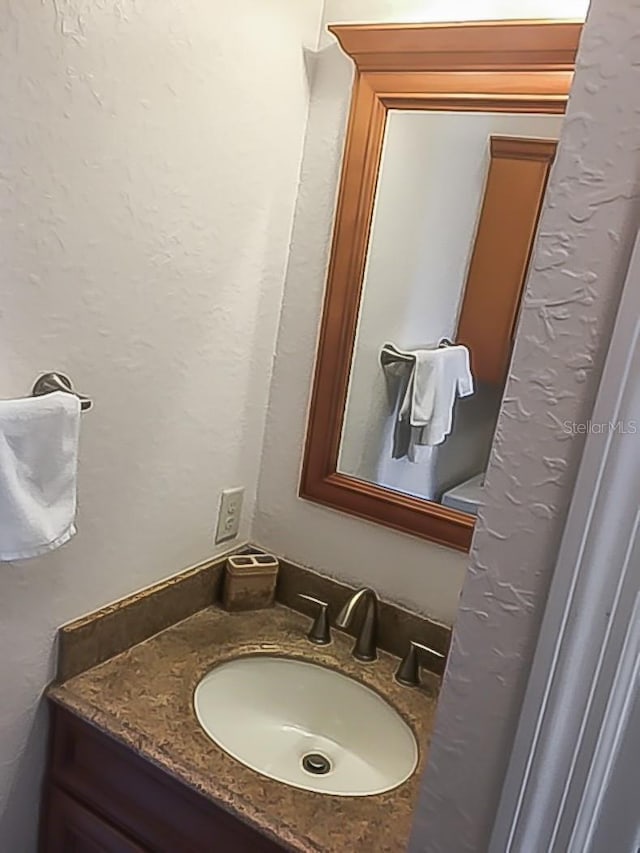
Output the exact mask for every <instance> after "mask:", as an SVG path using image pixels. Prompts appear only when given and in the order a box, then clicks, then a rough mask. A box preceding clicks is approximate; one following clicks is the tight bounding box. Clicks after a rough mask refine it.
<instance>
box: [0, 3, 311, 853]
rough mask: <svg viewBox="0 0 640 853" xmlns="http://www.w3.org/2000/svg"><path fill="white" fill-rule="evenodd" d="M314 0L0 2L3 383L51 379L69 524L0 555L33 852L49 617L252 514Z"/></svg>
mask: <svg viewBox="0 0 640 853" xmlns="http://www.w3.org/2000/svg"><path fill="white" fill-rule="evenodd" d="M321 6H322V4H321V0H315V1H314V2H311V0H308V2H305V3H299V2H298V0H236V2H234V3H214V4H212V3H210V2H207V1H206V0H183V2H180V3H152V2H147V3H140V2H134V0H108V2H94V0H57V2H56V0H43V2H37V3H24V2H22V0H4V2H0V395H1V396H3V397H10V396H19V395H23V394H24V393H25V392H27V391H28V390H29V388H30V383H31V382H32V381H33V379H34V378H35V376H36V375H37V374H38V372H39V371H42V370H46V369H52V368H57V369H61V370H66V371H68V373H69V374H70V375H71V377H72V378H73V379H74V380H75V382H76V383H77V386H78V388H79V389H81V390H83V391H85V392H86V393H88V394H90V395H92V397H93V398H94V399H95V408H94V410H93V411H92V412H91V413H90V414H88V415H86V417H84V418H83V429H82V446H81V454H80V455H81V463H80V512H79V518H78V529H79V533H78V536H77V537H76V538H75V539H74V540H73V541H72V542H71V543H70V544H69V545H68V546H66V547H65V548H63V549H62V550H60V551H59V552H56V553H54V554H52V555H50V556H47V557H45V558H43V559H41V560H36V561H29V562H25V563H20V564H18V563H16V564H14V565H0V649H2V652H1V654H0V685H1V687H0V850H2V851H7V853H9V851H11V853H18V852H19V853H28V851H30V850H32V849H35V847H34V843H35V842H34V837H35V831H36V813H37V802H38V798H39V791H38V782H39V774H40V770H41V762H42V755H43V745H44V740H43V718H42V713H41V711H39V712H38V713H36V709H37V707H38V700H39V697H40V694H41V691H42V689H43V687H44V685H45V684H46V683H47V681H48V680H49V679H50V677H51V674H52V660H53V650H52V644H53V638H54V633H55V629H56V628H57V626H59V625H60V624H61V623H63V622H65V621H67V620H68V619H70V618H72V617H75V616H78V615H80V614H82V613H84V612H86V611H88V610H92V609H94V608H96V607H98V606H100V605H102V604H104V603H105V602H108V601H110V600H112V599H114V598H116V597H118V596H121V595H123V594H125V593H127V592H130V591H132V590H136V589H139V588H140V587H143V586H146V585H147V584H149V583H151V582H153V581H154V580H157V579H159V578H162V577H163V576H166V575H168V574H171V573H173V572H175V571H176V570H177V569H179V568H180V567H181V566H186V565H189V564H191V563H194V562H196V561H198V560H201V559H203V558H206V557H207V556H208V555H210V554H211V553H212V552H214V546H213V540H212V531H213V525H214V517H215V514H216V511H217V503H218V497H219V492H220V489H221V488H224V487H226V486H235V485H244V486H245V487H246V489H247V498H246V506H245V512H244V522H243V526H242V532H243V534H245V535H246V534H247V532H248V529H249V523H250V518H251V514H252V508H253V502H254V494H255V488H256V479H257V470H258V465H259V455H260V449H261V442H262V433H263V424H264V417H265V408H266V403H267V394H268V384H269V376H270V368H271V360H272V353H273V348H274V342H275V335H276V328H277V322H278V312H279V304H280V298H281V290H282V284H283V276H284V269H285V265H286V258H287V250H288V241H289V235H290V229H291V222H292V216H293V207H294V199H295V193H296V189H297V179H298V172H299V166H300V160H301V153H302V143H303V137H304V128H305V124H306V116H307V106H308V85H307V79H306V73H305V66H304V56H303V45H304V44H306V45H311V46H312V47H313V46H315V44H316V40H317V36H318V27H319V19H320V14H321Z"/></svg>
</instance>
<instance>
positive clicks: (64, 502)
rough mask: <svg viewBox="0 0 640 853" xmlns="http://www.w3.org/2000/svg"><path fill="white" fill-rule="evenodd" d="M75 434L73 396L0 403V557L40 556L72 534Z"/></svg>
mask: <svg viewBox="0 0 640 853" xmlns="http://www.w3.org/2000/svg"><path fill="white" fill-rule="evenodd" d="M79 433H80V401H79V400H78V398H77V397H76V396H74V395H73V394H65V393H63V392H62V391H56V392H54V393H53V394H44V395H43V396H41V397H29V398H25V399H23V400H2V401H0V561H4V562H8V561H12V560H22V559H26V558H28V557H36V556H38V555H39V554H44V553H45V552H47V551H51V550H53V549H54V548H58V547H59V546H60V545H63V544H64V543H65V542H67V541H68V540H69V539H70V538H71V537H72V536H73V534H74V533H75V532H76V529H75V525H74V520H75V515H76V474H77V468H78V438H79Z"/></svg>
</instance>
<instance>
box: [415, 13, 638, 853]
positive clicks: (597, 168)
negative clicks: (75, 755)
mask: <svg viewBox="0 0 640 853" xmlns="http://www.w3.org/2000/svg"><path fill="white" fill-rule="evenodd" d="M639 29H640V2H638V0H593V3H592V7H591V11H590V15H589V20H588V22H587V25H586V29H585V32H584V34H583V38H582V44H581V49H580V55H579V59H578V67H577V75H576V79H575V82H574V86H573V90H572V95H571V100H570V103H569V110H568V114H567V118H566V121H565V125H564V127H563V132H562V137H561V145H560V151H559V155H558V159H557V161H556V164H555V166H554V169H553V173H552V176H551V181H550V186H549V193H548V197H547V202H546V205H545V209H544V211H543V216H542V220H541V226H540V238H539V242H538V245H537V247H536V250H535V254H534V258H533V266H532V273H531V275H530V277H529V282H528V285H527V290H526V293H525V299H524V309H523V315H522V319H521V322H520V328H519V333H518V338H517V342H516V349H515V353H514V360H513V363H512V368H511V376H510V379H509V383H508V386H507V389H506V397H505V405H504V407H503V410H502V414H501V418H500V422H499V424H498V432H497V438H496V443H495V446H494V451H493V456H492V459H491V462H490V465H489V471H488V476H487V505H486V507H485V509H484V510H483V511H482V513H481V517H480V520H479V526H478V531H477V533H476V537H475V540H474V548H473V552H472V557H471V569H470V571H469V573H468V574H467V576H466V579H465V584H464V588H463V592H462V599H461V605H460V611H459V615H458V618H457V621H456V628H455V632H454V642H453V647H452V653H451V657H450V660H449V665H448V669H447V673H446V676H445V681H444V686H443V690H442V693H441V696H440V702H439V706H438V714H437V719H436V727H435V732H434V736H433V739H432V743H431V752H430V761H429V765H428V767H427V771H426V776H425V786H424V791H423V798H422V801H421V803H420V805H419V808H418V812H417V814H418V819H417V821H416V825H415V832H414V843H413V844H412V848H411V849H412V850H414V851H426V853H452V851H455V853H477V851H480V850H486V849H487V843H488V837H489V832H490V829H491V824H492V821H493V818H494V816H495V809H496V806H497V802H498V798H499V795H500V790H501V785H502V780H503V778H504V773H505V769H506V765H507V762H508V759H509V753H510V751H511V746H512V742H513V736H514V732H515V727H516V724H517V718H518V714H519V709H520V705H521V702H522V696H523V691H524V687H525V684H526V681H527V676H528V672H529V667H530V663H531V659H532V654H533V649H534V646H535V642H536V637H537V632H538V627H539V623H540V619H541V616H542V610H543V608H544V604H545V600H546V595H547V591H548V587H549V581H550V576H551V572H552V571H553V566H554V563H555V557H556V553H557V549H558V544H559V540H560V536H561V533H562V528H563V524H564V519H565V516H566V511H567V506H568V502H569V500H570V497H571V491H572V486H573V483H574V480H575V475H576V469H577V465H578V462H579V460H580V455H581V452H582V447H583V438H582V437H581V436H579V435H567V434H566V433H565V432H564V431H563V430H562V423H563V422H564V421H570V422H578V423H580V422H584V421H586V420H587V419H588V418H589V416H590V414H591V410H592V404H593V397H594V394H595V391H596V387H597V384H598V379H599V376H600V372H601V369H602V363H603V360H604V355H605V352H606V349H607V344H608V340H609V336H610V332H611V328H612V325H613V320H614V316H615V311H616V307H617V304H618V300H619V296H620V289H621V287H622V284H623V282H624V278H625V273H626V269H627V264H628V261H629V255H630V252H631V249H632V246H633V241H634V239H635V235H636V231H637V227H638V217H639V215H640V172H639V169H638V162H639V161H638V151H639V150H640V123H639V122H638V92H640V48H639V44H638V38H637V33H638V30H639ZM525 430H526V433H524V434H525V436H526V442H523V431H525ZM612 498H613V499H614V500H615V496H612ZM603 570H606V567H603Z"/></svg>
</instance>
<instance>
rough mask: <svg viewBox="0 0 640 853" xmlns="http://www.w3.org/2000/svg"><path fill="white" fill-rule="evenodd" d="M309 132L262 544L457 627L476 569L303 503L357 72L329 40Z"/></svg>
mask: <svg viewBox="0 0 640 853" xmlns="http://www.w3.org/2000/svg"><path fill="white" fill-rule="evenodd" d="M586 8H587V0H563V2H559V0H526V2H522V0H484V1H483V2H479V0H460V2H450V0H422V2H418V0H327V2H326V5H325V14H324V25H325V26H326V25H327V24H330V23H336V22H348V21H352V22H353V21H373V22H383V21H411V20H414V21H415V20H420V21H430V20H452V19H453V20H457V19H465V18H467V19H470V20H472V19H482V18H504V17H506V18H509V17H514V16H515V17H518V18H522V17H524V18H527V17H529V18H544V17H550V18H553V17H563V18H566V17H572V16H573V17H582V16H584V13H585V11H586ZM325 43H326V45H327V46H326V47H325V49H323V50H322V51H320V52H319V53H318V54H317V56H316V58H315V73H314V78H313V89H312V97H311V106H310V111H309V123H308V127H307V137H306V142H305V151H304V157H303V165H302V176H301V185H300V190H299V195H298V202H297V207H296V216H295V222H294V230H293V238H292V245H291V253H290V258H289V267H288V271H287V281H286V285H285V293H284V301H283V309H282V315H281V320H280V331H279V336H278V348H277V353H276V363H275V368H274V375H273V380H272V385H271V396H270V399H269V414H268V418H267V429H266V434H265V445H264V454H263V460H262V470H261V476H260V484H259V489H258V503H257V507H256V515H255V525H254V536H255V538H256V539H258V540H259V541H260V542H263V543H264V544H265V545H266V546H267V547H270V548H273V549H274V550H276V551H278V552H280V553H283V554H286V555H287V556H289V557H290V558H291V559H294V560H299V561H301V562H303V563H308V564H310V565H313V566H315V567H316V568H318V569H320V570H322V571H324V572H326V573H327V574H331V575H334V576H338V577H342V578H345V579H349V580H352V581H354V582H364V583H369V584H372V585H374V586H375V587H376V588H377V589H378V590H379V591H380V593H381V594H382V595H383V596H385V597H387V598H390V599H394V600H396V601H400V602H403V603H405V604H408V605H410V606H412V607H414V608H416V609H419V610H421V611H424V612H427V613H429V614H431V615H432V616H434V617H435V618H437V619H441V620H443V621H445V622H449V623H451V622H453V620H454V617H455V613H456V611H457V608H458V596H459V592H460V588H461V586H462V580H463V577H464V573H465V570H466V568H467V565H468V557H467V556H466V555H464V554H460V553H458V552H456V551H452V550H450V549H448V548H442V547H440V546H437V545H432V544H430V543H427V542H424V541H422V540H419V539H415V538H413V537H410V536H406V535H404V534H402V533H397V532H395V531H392V530H388V529H386V528H383V527H380V526H379V525H376V524H371V523H369V522H366V521H361V520H359V519H356V518H351V517H349V516H347V515H345V514H343V513H339V512H334V511H333V510H329V509H325V508H324V507H320V506H316V505H314V504H312V503H309V502H307V501H302V500H300V499H299V498H298V497H297V489H298V482H299V477H300V465H301V459H302V448H303V443H304V432H305V427H306V418H307V406H308V402H309V395H310V391H311V379H312V372H313V363H314V357H315V352H314V350H315V346H314V344H315V340H316V338H317V331H318V326H319V322H320V313H321V310H322V294H323V290H324V284H325V278H326V271H327V264H328V259H329V246H330V239H331V227H332V222H333V213H334V208H335V202H336V194H337V187H338V179H339V172H340V162H341V157H342V146H343V142H344V131H345V124H346V116H347V111H348V108H349V101H350V94H351V80H352V65H351V62H350V60H349V59H348V58H347V57H345V56H344V55H343V54H342V52H341V51H340V50H339V48H338V47H337V46H336V45H335V44H334V43H333V41H330V40H329V38H328V37H325Z"/></svg>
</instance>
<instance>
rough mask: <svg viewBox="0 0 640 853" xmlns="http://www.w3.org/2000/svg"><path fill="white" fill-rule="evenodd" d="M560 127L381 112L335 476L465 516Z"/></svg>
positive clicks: (476, 487) (524, 120)
mask: <svg viewBox="0 0 640 853" xmlns="http://www.w3.org/2000/svg"><path fill="white" fill-rule="evenodd" d="M561 121H562V116H560V115H541V114H535V115H533V114H523V113H520V114H508V113H504V112H502V113H498V112H496V113H483V112H447V111H442V112H439V111H438V112H436V111H423V110H420V111H416V110H389V112H388V115H387V125H386V133H385V140H384V147H383V153H382V161H381V165H380V172H379V179H378V185H377V194H376V201H375V208H374V215H373V221H372V225H371V233H370V240H369V250H368V256H367V263H366V269H365V276H364V285H363V291H362V299H361V304H360V315H359V321H358V329H357V335H356V340H355V346H354V354H353V361H352V365H351V373H350V381H349V391H348V397H347V405H346V409H345V416H344V421H343V429H342V440H341V445H340V454H339V461H338V471H339V472H341V473H344V474H348V475H350V476H352V477H356V478H358V479H360V480H364V481H368V482H371V483H376V484H378V485H381V486H384V487H386V488H389V489H393V490H395V491H398V492H403V493H405V494H410V495H414V496H417V497H421V498H425V499H427V500H430V501H436V502H438V503H442V504H443V505H445V506H448V507H451V508H453V509H457V510H460V511H462V512H466V513H471V514H474V513H475V512H476V511H477V505H478V501H479V500H480V496H481V489H482V483H483V477H484V471H485V468H486V465H487V461H488V457H489V452H490V448H491V444H492V440H493V434H494V431H495V426H496V421H497V417H498V411H499V408H500V401H501V397H502V393H503V388H504V381H505V378H506V371H507V368H508V362H509V358H510V355H511V346H512V339H513V335H514V329H515V324H516V320H517V312H518V309H519V304H520V297H521V293H522V287H523V284H524V280H525V276H526V270H527V265H528V260H529V254H530V250H531V246H532V244H533V239H534V236H535V228H536V224H537V220H538V215H539V211H540V206H541V202H542V198H543V195H544V189H545V186H546V181H547V177H548V172H549V168H550V164H551V162H552V159H553V155H554V152H555V140H556V139H557V137H558V135H559V131H560V124H561Z"/></svg>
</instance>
